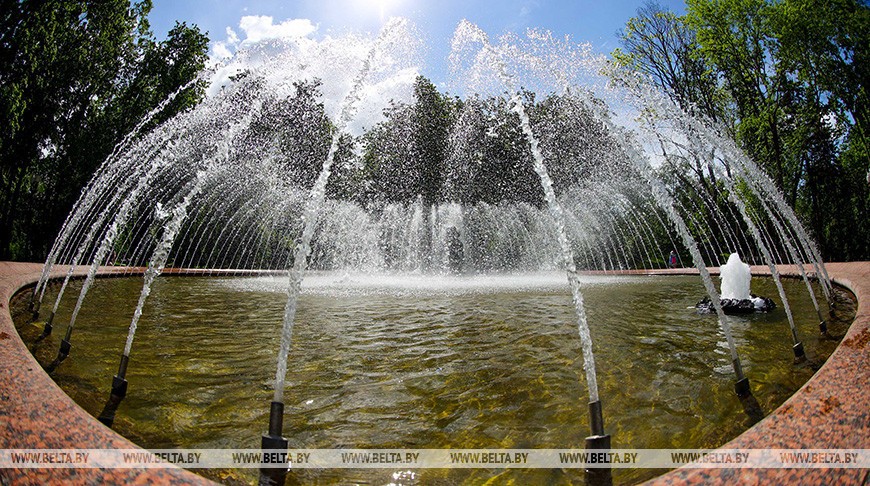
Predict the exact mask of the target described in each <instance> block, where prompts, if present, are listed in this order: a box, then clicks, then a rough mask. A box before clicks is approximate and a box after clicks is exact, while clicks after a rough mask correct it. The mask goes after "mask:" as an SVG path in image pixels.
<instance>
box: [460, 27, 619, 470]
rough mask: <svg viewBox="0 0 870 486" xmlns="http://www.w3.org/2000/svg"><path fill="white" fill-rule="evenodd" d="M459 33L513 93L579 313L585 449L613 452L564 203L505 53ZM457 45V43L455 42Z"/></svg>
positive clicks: (477, 35)
mask: <svg viewBox="0 0 870 486" xmlns="http://www.w3.org/2000/svg"><path fill="white" fill-rule="evenodd" d="M458 31H459V32H462V31H464V32H465V33H466V34H470V35H471V36H472V38H473V39H474V40H476V41H478V42H480V43H481V44H482V46H483V52H484V53H486V54H488V55H490V56H492V60H493V64H494V67H495V70H496V73H497V75H498V77H499V79H500V80H501V82H502V84H503V85H504V86H505V87H507V88H508V89H509V90H510V92H512V93H514V94H513V96H511V100H510V101H511V111H513V112H514V113H516V114H517V116H518V117H519V120H520V128H521V130H522V132H523V134H524V136H525V138H526V140H527V141H528V142H529V146H530V149H531V153H532V161H533V168H534V171H535V173H536V174H537V175H538V177H539V178H540V181H541V188H542V189H543V191H544V198H545V199H546V201H547V206H548V208H549V210H550V214H551V215H552V216H553V219H554V220H555V222H556V229H557V235H558V240H559V247H560V249H561V252H562V260H563V263H564V266H565V272H566V274H567V278H568V283H569V285H570V287H571V294H572V297H573V301H574V307H575V310H576V313H577V328H578V332H579V335H580V342H581V346H582V348H583V368H584V370H585V371H586V384H587V387H588V389H589V425H590V431H591V435H590V436H589V437H587V438H586V449H596V450H607V449H610V445H611V444H610V435H607V434H605V432H604V415H603V412H602V406H601V400H600V399H599V396H598V379H597V377H596V374H595V355H594V354H593V351H592V336H591V334H590V332H589V324H588V322H587V319H586V310H585V307H584V305H583V293H582V291H581V289H580V280H579V278H578V276H577V266H576V263H575V262H574V252H573V250H572V249H571V244H570V242H569V241H568V234H567V231H566V229H565V214H564V211H563V209H562V206H561V204H560V203H559V201H558V199H557V198H556V192H555V190H554V189H553V181H552V179H551V178H550V174H549V173H548V171H547V167H546V165H545V163H544V156H543V153H542V151H541V148H540V146H539V142H538V138H537V136H536V135H535V134H534V132H533V131H532V127H531V122H530V120H529V117H528V114H527V113H526V110H525V107H524V106H523V99H522V97H521V96H520V94H518V90H517V87H516V86H515V82H514V78H513V76H512V75H511V74H510V73H508V72H507V62H506V60H505V54H504V53H503V52H502V51H501V50H499V49H497V48H495V47H493V46H492V44H490V42H489V39H488V37H487V35H486V33H485V32H483V31H482V30H480V29H479V28H477V27H476V26H474V25H472V24H470V23H469V22H467V21H463V23H462V24H460V27H459V29H458ZM454 44H456V41H454ZM586 482H587V484H595V485H609V484H611V483H612V482H613V480H612V476H611V471H610V468H595V469H587V470H586Z"/></svg>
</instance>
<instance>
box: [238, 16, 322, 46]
mask: <svg viewBox="0 0 870 486" xmlns="http://www.w3.org/2000/svg"><path fill="white" fill-rule="evenodd" d="M239 28H241V29H242V31H244V33H245V42H259V41H261V40H264V39H287V38H294V37H305V36H308V35H310V34H313V33H314V32H315V31H316V30H317V26H316V25H314V24H313V23H312V22H311V21H310V20H308V19H287V20H285V21H283V22H281V23H280V24H273V23H272V17H270V16H268V15H246V16H244V17H242V19H241V20H240V21H239Z"/></svg>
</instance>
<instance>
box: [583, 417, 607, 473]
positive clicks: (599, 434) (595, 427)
mask: <svg viewBox="0 0 870 486" xmlns="http://www.w3.org/2000/svg"><path fill="white" fill-rule="evenodd" d="M589 428H590V429H592V435H590V436H589V437H586V441H585V442H586V444H585V445H586V450H587V451H590V452H592V451H596V452H603V453H606V452H607V451H609V450H610V435H608V434H605V433H604V417H603V415H602V411H601V400H596V401H594V402H589ZM604 464H607V462H606V461H605V462H604ZM584 472H585V473H586V476H585V478H586V484H587V485H588V486H610V485H611V484H613V472H612V470H611V468H610V466H600V467H594V468H586V469H584Z"/></svg>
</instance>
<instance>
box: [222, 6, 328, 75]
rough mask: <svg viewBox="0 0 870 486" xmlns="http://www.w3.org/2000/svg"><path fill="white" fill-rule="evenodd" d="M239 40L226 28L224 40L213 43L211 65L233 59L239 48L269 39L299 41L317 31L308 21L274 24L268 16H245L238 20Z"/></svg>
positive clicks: (290, 20)
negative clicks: (240, 32) (240, 34)
mask: <svg viewBox="0 0 870 486" xmlns="http://www.w3.org/2000/svg"><path fill="white" fill-rule="evenodd" d="M239 29H240V30H241V31H242V36H241V38H240V36H239V34H237V33H236V31H235V30H233V29H232V28H231V27H227V29H226V34H227V37H226V39H224V40H222V41H217V42H213V43H212V46H211V53H210V57H211V59H212V63H213V64H218V63H219V62H221V61H224V60H226V59H229V58H231V57H233V55H234V54H235V52H237V51H238V50H239V48H242V47H245V46H249V45H252V44H256V43H257V42H260V41H263V40H269V39H285V40H288V39H301V38H305V37H308V36H310V35H311V34H313V33H314V32H316V31H317V26H316V25H315V24H314V23H312V22H311V21H310V20H308V19H287V20H284V21H283V22H281V23H279V24H275V23H274V20H273V18H272V17H270V16H268V15H246V16H244V17H242V18H241V19H240V20H239Z"/></svg>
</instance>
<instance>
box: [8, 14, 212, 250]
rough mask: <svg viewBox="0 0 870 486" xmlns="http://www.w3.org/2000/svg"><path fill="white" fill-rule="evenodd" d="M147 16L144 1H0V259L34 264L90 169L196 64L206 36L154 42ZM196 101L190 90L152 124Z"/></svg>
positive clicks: (196, 92) (185, 34) (180, 33)
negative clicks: (32, 262)
mask: <svg viewBox="0 0 870 486" xmlns="http://www.w3.org/2000/svg"><path fill="white" fill-rule="evenodd" d="M150 9H151V2H150V1H149V0H143V1H139V2H135V3H132V4H131V2H129V1H127V0H109V1H95V0H78V1H65V0H64V1H62V0H46V1H20V2H19V1H9V0H3V2H2V8H0V12H2V13H0V126H2V127H3V128H2V132H0V258H4V259H8V258H17V259H41V258H43V257H44V254H45V251H46V250H47V247H48V245H50V243H51V240H52V238H53V236H54V233H55V232H56V231H57V229H58V228H59V225H60V224H61V222H62V220H63V217H64V215H65V214H66V212H67V211H68V210H69V208H70V207H71V206H72V204H73V202H74V200H75V198H76V197H77V196H78V191H79V190H80V189H81V187H82V186H83V185H84V184H85V182H86V181H87V180H88V179H89V178H90V176H91V175H92V173H93V170H94V169H95V168H96V166H97V165H98V164H99V163H100V162H101V161H102V160H103V159H104V158H105V157H106V156H107V155H108V154H109V153H110V151H111V150H112V147H113V146H114V145H115V144H116V143H117V142H118V141H119V140H120V139H121V137H123V136H124V135H125V134H126V133H128V132H129V130H130V129H131V128H132V127H133V126H134V125H135V124H136V123H138V121H139V120H140V119H141V117H142V115H143V114H144V113H147V112H148V111H150V110H151V109H152V108H154V107H155V106H156V105H157V104H158V103H159V102H161V101H162V100H163V99H164V98H166V96H167V95H168V94H170V93H173V92H174V91H176V90H177V89H178V88H180V87H181V86H184V85H186V84H187V83H188V82H189V81H191V80H193V79H194V78H195V76H196V74H197V73H198V72H199V70H201V69H202V67H203V66H204V63H205V59H206V54H205V53H206V48H207V43H208V40H207V38H206V37H205V36H204V35H203V34H201V33H200V32H199V30H198V29H197V28H196V27H187V26H186V25H184V24H181V25H177V26H176V27H175V28H174V29H173V30H172V31H171V32H170V33H169V36H168V37H167V39H166V40H165V41H163V42H157V41H156V40H155V39H154V38H153V35H152V34H151V32H150V30H149V24H148V21H147V15H148V12H149V11H150ZM202 93H203V86H202V85H201V84H195V85H194V86H190V87H189V88H188V89H187V90H186V91H185V92H183V93H181V94H180V95H179V96H178V97H177V98H176V100H175V101H174V102H173V103H172V105H171V106H169V107H167V109H166V110H165V111H164V112H163V113H162V114H161V115H160V116H159V117H158V118H157V119H156V120H155V123H156V122H159V121H160V120H161V119H165V118H166V117H168V116H171V115H172V114H173V113H176V112H178V111H179V110H182V109H185V108H186V107H189V106H191V105H192V104H193V103H195V102H197V101H198V100H199V98H200V97H201V96H202ZM24 201H27V202H28V204H23V202H24Z"/></svg>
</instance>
